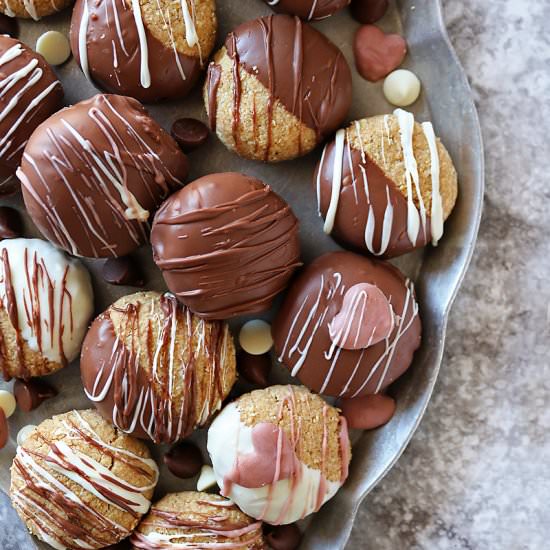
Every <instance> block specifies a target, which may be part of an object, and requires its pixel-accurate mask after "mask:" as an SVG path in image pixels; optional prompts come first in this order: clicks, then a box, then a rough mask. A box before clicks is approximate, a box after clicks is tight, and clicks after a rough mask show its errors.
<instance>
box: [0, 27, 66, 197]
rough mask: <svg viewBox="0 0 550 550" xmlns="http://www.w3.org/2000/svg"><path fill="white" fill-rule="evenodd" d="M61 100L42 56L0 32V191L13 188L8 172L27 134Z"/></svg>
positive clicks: (12, 169) (14, 165)
mask: <svg viewBox="0 0 550 550" xmlns="http://www.w3.org/2000/svg"><path fill="white" fill-rule="evenodd" d="M62 100H63V88H62V86H61V83H60V82H59V81H58V80H57V78H56V77H55V75H54V73H53V71H52V70H51V69H50V67H49V66H48V64H47V63H46V62H45V61H44V59H42V57H40V56H39V55H37V54H35V53H34V52H32V51H31V50H29V49H28V48H27V47H26V46H25V45H24V44H22V43H21V42H19V41H18V40H15V39H13V38H10V37H8V36H0V194H3V193H9V192H12V191H14V190H15V185H14V179H13V178H12V176H13V175H14V174H15V170H16V168H17V166H18V165H19V162H20V160H21V155H22V154H23V149H24V148H25V145H26V143H27V140H28V138H29V136H30V135H31V133H32V131H33V130H34V129H35V128H36V127H37V126H38V125H39V124H40V123H41V122H42V121H43V120H45V119H46V118H47V117H48V116H50V115H51V114H52V113H53V112H55V111H56V110H57V109H59V108H60V107H61V102H62ZM15 181H16V180H15Z"/></svg>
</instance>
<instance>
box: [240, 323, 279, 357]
mask: <svg viewBox="0 0 550 550" xmlns="http://www.w3.org/2000/svg"><path fill="white" fill-rule="evenodd" d="M239 343H240V344H241V347H242V348H243V349H244V351H246V352H247V353H250V354H251V355H263V354H264V353H267V352H268V351H269V350H270V349H271V348H272V347H273V338H272V336H271V325H270V324H269V323H266V322H265V321H262V320H261V319H253V320H252V321H247V322H246V323H245V324H244V325H243V326H242V327H241V330H240V332H239Z"/></svg>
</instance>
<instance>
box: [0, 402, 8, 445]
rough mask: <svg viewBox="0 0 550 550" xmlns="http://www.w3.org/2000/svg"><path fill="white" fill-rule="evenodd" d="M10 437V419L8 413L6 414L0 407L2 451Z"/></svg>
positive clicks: (0, 442)
mask: <svg viewBox="0 0 550 550" xmlns="http://www.w3.org/2000/svg"><path fill="white" fill-rule="evenodd" d="M9 437H10V429H9V426H8V419H7V418H6V413H5V412H4V409H2V407H0V449H2V448H3V447H5V446H6V443H7V442H8V439H9Z"/></svg>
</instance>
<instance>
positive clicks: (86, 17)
mask: <svg viewBox="0 0 550 550" xmlns="http://www.w3.org/2000/svg"><path fill="white" fill-rule="evenodd" d="M216 28H217V21H216V5H215V0H178V1H174V0H77V2H76V5H75V8H74V11H73V17H72V20H71V32H70V35H71V48H72V51H73V55H74V57H75V59H76V60H77V62H78V64H79V65H80V67H81V68H82V71H83V72H84V74H85V76H86V77H87V78H88V79H89V80H91V81H93V82H94V83H95V84H97V85H98V86H99V87H100V88H101V89H103V90H106V91H108V92H112V93H117V94H121V95H127V96H131V97H134V98H136V99H139V100H140V101H143V102H145V103H150V102H156V101H160V100H163V99H181V98H183V97H184V96H185V95H187V94H188V93H189V92H190V90H191V89H192V88H193V86H194V85H195V84H196V83H197V81H198V79H199V77H200V74H201V72H202V69H203V67H204V66H205V64H206V61H207V60H208V57H209V56H210V53H211V52H212V48H213V47H214V41H215V39H216Z"/></svg>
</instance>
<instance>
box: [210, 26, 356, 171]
mask: <svg viewBox="0 0 550 550" xmlns="http://www.w3.org/2000/svg"><path fill="white" fill-rule="evenodd" d="M204 100H205V104H206V110H207V112H208V117H209V121H210V126H211V128H212V130H213V131H216V133H217V135H218V137H219V138H220V140H221V141H222V142H223V143H224V145H225V146H226V147H228V148H229V149H231V150H232V151H235V152H236V153H238V154H239V155H241V156H243V157H245V158H248V159H253V160H262V161H268V162H275V161H280V160H288V159H292V158H296V157H299V156H302V155H305V154H306V153H308V152H309V151H311V150H312V149H313V148H314V147H315V146H316V145H318V144H319V143H321V142H322V141H323V140H324V139H325V138H326V137H327V136H329V135H330V134H331V133H332V132H334V131H335V130H336V129H337V128H338V127H339V126H340V125H341V123H342V122H343V120H344V119H345V118H346V115H347V112H348V109H349V107H350V105H351V72H350V69H349V67H348V64H347V62H346V60H345V58H344V56H343V55H342V52H341V51H340V50H339V49H338V48H337V47H336V46H335V45H334V44H333V43H332V42H330V41H329V40H328V38H326V37H325V36H324V35H323V34H321V33H320V32H319V31H317V30H316V29H314V28H313V27H311V26H309V25H308V24H307V23H303V22H302V21H301V20H300V19H298V18H297V17H291V16H288V15H270V16H268V17H262V18H260V19H255V20H253V21H247V22H246V23H243V24H242V25H239V26H238V27H237V28H236V29H235V30H234V31H233V32H231V33H229V35H228V37H227V39H226V41H225V45H224V46H223V47H222V48H221V49H220V50H219V51H218V52H217V53H216V55H215V56H214V60H213V62H212V63H211V64H210V65H209V67H208V74H207V79H206V83H205V86H204Z"/></svg>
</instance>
